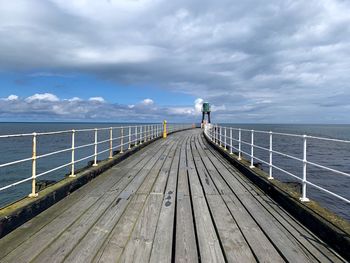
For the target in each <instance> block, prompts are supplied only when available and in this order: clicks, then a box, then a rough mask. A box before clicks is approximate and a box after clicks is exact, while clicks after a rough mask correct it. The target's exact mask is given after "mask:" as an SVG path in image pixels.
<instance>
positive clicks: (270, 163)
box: [268, 131, 273, 180]
mask: <svg viewBox="0 0 350 263" xmlns="http://www.w3.org/2000/svg"><path fill="white" fill-rule="evenodd" d="M269 155H270V162H269V177H268V179H269V180H272V179H273V176H272V131H270V149H269Z"/></svg>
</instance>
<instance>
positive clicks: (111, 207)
mask: <svg viewBox="0 0 350 263" xmlns="http://www.w3.org/2000/svg"><path fill="white" fill-rule="evenodd" d="M163 151H164V149H163V150H162V151H159V152H158V153H156V154H155V155H154V156H152V158H151V159H150V160H149V161H148V162H147V163H146V165H145V166H143V164H144V163H143V164H142V161H143V160H142V161H141V162H140V163H141V167H140V168H135V169H132V170H131V172H129V173H128V175H129V176H130V178H127V177H125V178H126V179H129V180H124V181H123V182H121V184H120V185H119V186H118V187H115V188H114V187H112V189H111V190H110V191H108V192H107V193H106V194H105V198H102V203H96V205H94V206H92V207H91V208H90V209H89V211H87V212H85V213H84V214H83V215H82V216H81V217H80V218H79V220H77V221H76V222H75V223H74V224H73V225H72V226H70V227H69V228H68V229H67V230H66V231H65V232H64V233H63V234H62V235H61V236H60V237H59V238H58V239H56V240H55V241H54V242H53V243H51V244H50V245H49V246H48V247H47V248H46V249H45V250H43V251H42V252H41V253H40V255H39V256H37V257H36V259H35V260H36V262H44V261H47V260H50V258H54V261H55V262H61V261H62V260H63V259H65V258H66V257H67V256H68V255H69V254H70V253H72V256H71V258H74V260H79V261H80V260H82V261H81V262H83V261H84V258H85V257H89V256H92V257H93V256H94V255H95V254H93V255H91V254H90V252H91V250H93V248H95V249H96V246H98V241H100V239H101V238H103V237H104V236H105V235H103V234H104V233H103V232H101V231H98V230H99V229H101V228H102V229H103V228H104V227H110V228H111V227H112V226H113V225H114V222H115V221H117V220H118V219H119V217H120V216H121V214H122V212H123V211H124V209H125V207H126V206H127V204H128V202H129V197H130V196H131V195H132V194H133V193H134V192H136V191H137V189H138V187H139V186H140V185H141V184H142V182H143V180H144V179H145V177H146V175H147V174H148V173H149V172H150V170H151V168H152V166H153V165H154V164H155V163H156V162H157V161H158V159H159V157H160V156H161V154H162V152H163ZM142 167H144V168H142ZM130 173H131V174H130ZM132 178H133V180H132V181H131V182H130V180H131V179H132ZM123 189H124V190H123ZM90 211H91V212H90ZM95 211H96V212H95ZM106 213H107V215H106ZM101 218H102V219H101ZM110 218H112V219H111V221H109V220H108V219H110ZM99 219H100V221H99V222H97V220H99ZM105 220H106V221H105ZM96 222H97V230H96V228H95V229H93V232H94V230H95V231H96V232H95V235H93V239H91V240H89V241H90V242H82V241H81V239H82V238H83V237H84V236H85V237H86V233H88V232H90V230H91V227H92V226H93V225H95V224H96ZM107 225H108V226H107ZM97 233H98V234H97ZM87 238H91V234H90V235H88V236H87ZM84 240H86V239H84ZM94 241H95V242H94ZM78 242H80V243H81V244H80V245H78V247H76V244H77V243H78ZM86 243H87V244H86ZM96 243H97V244H96ZM88 246H93V247H90V248H91V250H90V249H86V248H87V247H88ZM79 247H80V249H79ZM81 247H83V248H84V249H82V248H81ZM73 248H74V251H75V252H74V251H73V252H71V251H72V249H73ZM96 253H97V251H96ZM51 260H52V259H51ZM66 260H68V259H66Z"/></svg>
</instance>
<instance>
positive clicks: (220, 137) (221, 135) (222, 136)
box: [204, 124, 350, 204]
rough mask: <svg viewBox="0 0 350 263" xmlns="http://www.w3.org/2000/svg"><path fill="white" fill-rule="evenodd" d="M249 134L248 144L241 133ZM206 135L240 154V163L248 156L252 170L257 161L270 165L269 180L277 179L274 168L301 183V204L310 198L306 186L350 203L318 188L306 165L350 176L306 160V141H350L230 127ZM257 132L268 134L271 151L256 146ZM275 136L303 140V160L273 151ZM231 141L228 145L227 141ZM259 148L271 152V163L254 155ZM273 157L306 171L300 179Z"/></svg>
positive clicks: (215, 127) (209, 126)
mask: <svg viewBox="0 0 350 263" xmlns="http://www.w3.org/2000/svg"><path fill="white" fill-rule="evenodd" d="M227 130H228V131H229V134H228V135H227ZM232 131H238V138H234V137H233V134H232ZM243 132H245V133H248V134H249V135H250V140H251V141H250V142H246V141H243V140H242V133H243ZM204 133H205V135H206V136H207V138H209V139H210V140H211V141H212V142H213V143H216V144H218V145H219V146H220V147H222V148H223V149H225V150H229V152H230V154H233V149H235V150H237V151H238V158H237V159H238V160H241V158H242V155H246V156H247V157H249V158H250V168H251V169H254V168H255V166H254V160H257V161H259V162H261V163H264V164H266V165H268V166H269V173H268V174H269V176H268V179H269V180H271V179H274V178H273V169H276V170H278V171H281V172H282V173H284V174H287V175H289V176H291V177H293V178H295V179H297V180H299V181H301V182H302V193H301V194H302V197H301V198H300V201H301V202H308V201H309V198H308V197H307V188H306V186H307V185H309V186H311V187H313V188H315V189H317V190H319V191H322V192H324V193H326V194H328V195H332V196H334V197H336V198H338V199H340V200H342V201H344V202H345V203H347V204H350V200H349V199H347V198H345V197H343V196H341V195H339V194H337V193H334V192H332V191H330V190H328V189H325V188H324V187H322V186H319V185H317V184H315V183H312V182H310V181H308V180H307V169H306V168H307V165H311V166H314V167H317V168H320V169H323V170H326V171H330V172H333V173H335V174H339V175H343V176H347V177H350V174H349V173H346V172H343V171H339V170H337V169H333V168H330V167H327V166H324V165H321V164H318V163H315V162H310V161H308V160H307V142H308V139H313V140H323V141H331V142H337V143H350V141H349V140H341V139H333V138H323V137H318V136H310V135H300V134H290V133H281V132H272V131H261V130H248V129H242V128H235V127H227V126H220V125H217V124H206V125H205V127H204ZM255 133H262V134H267V135H269V140H268V144H269V148H266V147H263V146H260V145H257V144H256V143H254V134H255ZM274 135H278V136H287V137H293V138H296V137H297V138H301V139H302V140H303V148H302V150H303V158H302V159H301V158H298V157H295V156H293V155H290V154H286V153H283V152H281V151H276V150H274V149H273V140H272V139H273V136H274ZM227 141H229V142H227ZM233 141H235V142H238V148H236V147H235V146H233ZM242 144H243V145H247V146H249V147H250V153H248V152H245V151H243V150H242ZM255 148H256V149H260V150H262V151H265V152H267V153H268V159H269V161H264V160H262V159H261V158H258V157H257V156H256V155H254V149H255ZM273 154H277V155H280V156H284V157H286V158H289V159H292V160H294V161H298V162H300V163H302V168H303V172H302V174H301V176H297V175H295V174H293V173H291V172H289V171H287V170H285V169H283V168H281V167H278V166H277V165H276V164H275V163H273V160H272V157H273Z"/></svg>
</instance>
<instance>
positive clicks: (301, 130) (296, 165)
mask: <svg viewBox="0 0 350 263" xmlns="http://www.w3.org/2000/svg"><path fill="white" fill-rule="evenodd" d="M121 125H122V124H113V123H103V124H100V123H99V124H96V123H0V135H3V134H18V133H32V132H34V131H35V132H45V131H57V130H70V129H85V128H95V127H97V128H100V127H111V126H121ZM127 125H130V124H127ZM224 125H225V126H231V127H237V128H244V129H254V130H265V131H270V130H271V131H275V132H283V133H295V134H308V135H314V136H321V137H329V138H338V139H346V140H350V125H280V124H274V125H268V124H224ZM108 133H109V132H108V130H107V131H103V132H99V141H102V140H106V139H108V135H109V134H108ZM114 136H115V137H117V136H119V134H114ZM233 136H234V137H235V138H238V132H234V133H233ZM268 136H269V135H268V134H255V143H256V144H257V145H259V146H262V147H268V145H269V137H268ZM242 139H243V140H244V141H247V142H250V133H249V132H243V133H242ZM93 141H94V133H93V132H84V133H77V134H76V146H79V145H83V144H87V143H92V142H93ZM115 143H116V144H117V143H118V144H119V142H115ZM234 145H235V146H236V147H238V145H237V143H236V144H235V143H234ZM69 147H71V135H70V134H63V135H55V136H40V137H39V138H38V146H37V149H38V154H45V153H49V152H52V151H57V150H63V149H67V148H69ZM99 147H101V149H106V148H107V147H108V142H107V143H106V144H104V145H101V146H99ZM273 147H274V150H276V151H281V152H283V153H286V154H289V155H293V156H295V157H298V158H301V159H302V152H303V142H302V139H301V138H293V137H284V136H277V135H276V136H274V138H273ZM242 150H243V151H246V152H250V148H249V146H246V145H243V147H242ZM31 151H32V148H31V137H23V138H13V139H1V138H0V156H1V161H0V164H2V163H6V162H10V161H15V160H19V159H22V158H28V157H30V156H31ZM254 151H255V155H256V156H257V157H258V158H260V159H262V160H265V161H268V159H269V155H268V152H265V151H263V150H259V149H255V150H254ZM93 153H94V149H93V146H91V147H87V148H84V149H81V150H78V151H77V152H76V160H77V159H80V158H83V157H85V156H88V155H91V154H93ZM307 153H308V154H307V158H308V160H309V161H312V162H315V163H318V164H321V165H324V166H327V167H330V168H334V169H337V170H340V171H343V172H346V173H350V144H344V143H335V142H327V141H318V140H312V139H310V140H308V148H307ZM107 157H108V153H105V154H102V155H101V156H99V159H105V158H107ZM91 159H92V158H91ZM68 162H70V153H62V154H59V155H55V156H51V157H48V158H44V159H39V160H38V161H37V166H38V168H37V170H38V171H37V173H38V174H39V173H41V172H44V171H47V170H49V169H52V168H55V167H56V166H59V165H62V164H65V163H68ZM86 163H87V161H84V162H81V163H79V164H78V165H77V168H79V167H83V166H86ZM273 163H274V164H275V165H277V166H279V167H281V168H283V169H285V170H287V171H289V172H291V173H293V174H295V175H297V176H298V177H301V176H302V163H300V162H298V161H294V160H291V159H288V158H286V157H282V156H279V155H277V154H274V155H273ZM263 169H264V170H265V171H268V167H266V166H264V165H263ZM68 173H69V167H67V168H64V169H61V170H59V171H57V172H54V173H50V174H49V175H45V176H42V177H40V179H47V180H60V179H62V178H63V176H64V175H65V174H68ZM273 173H274V177H275V178H276V179H279V180H281V181H285V182H293V181H296V180H295V179H293V178H292V177H290V176H288V175H285V174H283V173H281V172H279V171H277V170H274V171H273ZM30 175H31V162H30V161H29V162H26V163H22V164H16V165H13V166H10V167H5V168H0V187H2V186H5V185H8V184H10V183H13V182H16V181H18V180H21V179H24V178H27V177H30ZM308 180H309V181H311V182H313V183H315V184H317V185H320V186H322V187H324V188H326V189H328V190H330V191H333V192H335V193H337V194H339V195H342V196H343V197H345V198H347V199H350V191H349V186H350V177H346V176H343V175H338V174H335V173H332V172H328V171H325V170H322V169H319V168H316V167H312V166H310V165H309V166H308ZM29 192H30V182H28V183H24V184H21V185H18V186H15V187H12V188H11V189H8V190H5V191H2V192H0V207H1V206H4V205H6V204H9V203H11V202H13V201H15V200H18V199H20V198H22V197H24V196H26V195H27V194H28V193H29ZM308 197H309V198H311V199H314V200H317V201H318V202H320V203H321V204H322V205H323V206H325V207H327V208H328V209H330V210H332V211H334V212H336V213H337V214H339V215H341V216H342V217H344V218H346V219H348V220H350V205H349V204H346V203H345V202H343V201H341V200H339V199H336V198H334V197H331V196H330V195H328V194H325V193H323V192H320V191H319V190H317V189H313V188H312V187H310V186H308Z"/></svg>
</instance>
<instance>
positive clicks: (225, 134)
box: [224, 127, 227, 150]
mask: <svg viewBox="0 0 350 263" xmlns="http://www.w3.org/2000/svg"><path fill="white" fill-rule="evenodd" d="M224 136H225V150H227V146H226V144H227V140H226V138H227V133H226V127H225V128H224Z"/></svg>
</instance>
